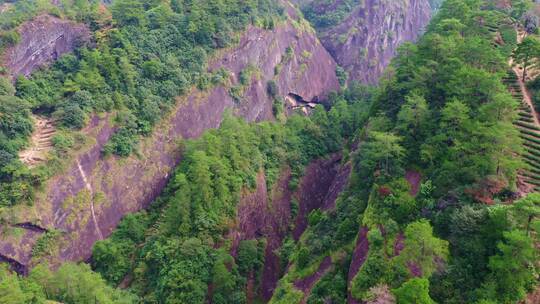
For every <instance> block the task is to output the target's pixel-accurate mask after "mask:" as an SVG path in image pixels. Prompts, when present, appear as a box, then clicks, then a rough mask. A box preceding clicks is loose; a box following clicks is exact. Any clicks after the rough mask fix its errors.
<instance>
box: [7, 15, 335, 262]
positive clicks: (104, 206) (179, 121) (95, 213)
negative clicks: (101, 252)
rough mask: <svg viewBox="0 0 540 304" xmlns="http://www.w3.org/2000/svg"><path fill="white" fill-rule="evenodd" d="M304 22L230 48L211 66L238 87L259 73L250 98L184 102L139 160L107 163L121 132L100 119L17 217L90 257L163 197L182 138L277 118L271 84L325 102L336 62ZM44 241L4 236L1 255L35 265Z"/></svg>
mask: <svg viewBox="0 0 540 304" xmlns="http://www.w3.org/2000/svg"><path fill="white" fill-rule="evenodd" d="M298 22H300V21H294V22H293V21H291V20H290V21H288V22H286V23H284V24H281V25H278V26H277V27H276V28H275V29H274V30H272V31H269V30H263V29H260V28H256V27H250V28H249V29H248V30H247V31H246V32H245V33H244V35H243V36H242V38H241V39H240V42H239V45H238V47H236V48H234V49H229V50H224V51H223V52H222V55H221V56H219V58H218V59H216V60H214V61H213V62H211V63H210V64H209V69H210V70H216V69H219V68H222V67H223V68H225V69H226V70H228V71H230V73H231V75H230V80H231V83H232V85H236V84H238V83H239V78H240V74H241V72H242V71H244V70H245V69H246V68H253V67H255V69H256V70H257V72H256V73H253V74H254V75H253V77H252V79H251V83H250V84H249V85H248V86H247V87H246V88H245V89H244V90H243V92H244V93H243V97H242V98H240V99H236V100H235V99H233V98H232V97H231V96H230V94H229V88H227V87H223V86H218V87H215V88H213V89H211V90H209V91H206V92H201V91H198V90H195V89H194V90H193V91H192V92H191V93H190V94H188V95H187V96H182V97H179V98H178V101H177V108H176V109H174V110H173V111H172V113H171V115H170V116H169V117H166V118H164V119H163V120H162V123H161V125H159V126H157V127H156V129H155V130H156V131H155V132H154V134H153V135H152V136H151V137H149V138H146V139H144V140H143V142H142V143H141V145H140V147H139V156H133V157H130V158H128V159H117V158H114V157H110V158H103V157H102V155H101V150H102V148H103V146H104V144H105V143H106V142H107V140H108V139H109V138H110V136H111V135H112V134H113V131H114V127H113V126H112V125H111V123H110V121H111V119H110V118H111V116H110V115H109V116H105V117H101V118H100V117H98V116H95V117H94V118H93V119H92V122H91V123H90V125H89V126H88V127H87V129H86V130H85V131H84V132H85V133H86V134H88V135H89V137H91V138H92V140H93V141H94V142H95V144H93V145H92V147H91V148H90V149H88V150H87V151H85V152H84V153H80V155H79V156H77V157H76V158H75V159H74V160H73V162H72V163H71V165H70V167H69V168H68V169H67V171H66V172H65V174H62V175H61V176H57V177H55V178H53V179H51V180H50V181H49V183H48V185H47V187H46V190H45V191H44V193H43V195H42V196H40V197H39V198H37V200H36V203H35V206H34V207H32V208H31V209H29V207H24V208H21V210H20V212H19V214H17V215H15V218H16V219H17V222H32V223H35V224H39V225H40V226H41V227H43V228H45V229H49V230H50V229H55V230H57V231H60V232H61V236H60V239H59V240H58V241H57V242H55V243H57V244H59V248H58V249H57V253H56V254H55V255H56V256H58V257H59V258H60V260H84V259H87V258H89V257H90V254H91V248H92V245H93V244H94V242H95V241H97V240H99V239H102V238H104V237H107V236H108V235H109V234H110V233H111V232H112V230H113V229H114V228H115V227H116V225H117V223H118V222H119V220H120V219H121V218H122V216H123V215H125V214H127V213H130V212H134V211H137V210H140V209H141V208H144V207H147V206H148V204H149V203H150V202H151V201H152V200H153V199H154V198H156V196H157V195H158V194H159V193H160V192H161V190H162V189H163V187H164V186H165V183H166V181H167V179H168V177H169V175H170V173H171V171H172V169H173V168H174V167H175V166H176V165H177V164H178V163H179V162H180V160H181V151H179V148H178V142H179V140H180V139H188V138H194V137H197V136H200V135H201V134H202V132H204V130H206V129H208V128H215V127H218V126H219V124H220V122H221V120H222V116H223V113H224V112H225V111H226V109H231V111H232V112H233V113H234V114H236V115H239V116H242V117H244V118H246V119H247V120H249V121H260V120H267V119H273V114H272V103H273V100H272V98H270V97H269V96H268V94H267V83H268V82H269V81H271V80H272V81H274V82H275V83H276V84H277V89H278V94H279V95H280V96H282V97H285V96H287V95H288V94H290V93H293V94H297V95H299V96H302V98H304V99H305V100H318V99H320V98H323V97H324V96H325V94H327V93H328V92H330V91H332V90H336V89H338V86H339V85H338V81H337V78H336V76H335V68H336V64H335V62H334V60H333V59H332V57H331V56H330V55H329V54H328V52H327V51H326V50H325V49H324V47H323V46H322V45H321V44H320V43H319V41H318V39H317V37H316V36H315V35H314V33H313V31H312V30H310V28H309V27H303V26H301V22H300V23H298ZM299 24H300V26H299ZM308 54H309V55H308ZM6 229H7V230H9V229H15V228H13V227H11V228H9V227H7V228H6ZM17 229H19V230H20V229H21V228H20V227H17ZM42 235H43V231H41V232H36V231H33V230H29V229H24V233H23V234H21V233H20V232H19V233H4V234H3V236H2V238H1V240H0V257H4V259H11V260H13V261H15V262H17V263H20V264H21V265H23V266H29V265H31V264H32V248H33V247H34V246H35V244H36V242H37V241H38V239H39V238H40V237H42ZM53 262H54V261H53Z"/></svg>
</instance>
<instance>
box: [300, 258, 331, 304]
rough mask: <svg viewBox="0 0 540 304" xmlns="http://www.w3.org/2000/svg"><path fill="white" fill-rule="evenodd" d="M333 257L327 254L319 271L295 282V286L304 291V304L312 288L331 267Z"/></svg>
mask: <svg viewBox="0 0 540 304" xmlns="http://www.w3.org/2000/svg"><path fill="white" fill-rule="evenodd" d="M331 267H332V259H331V258H330V257H329V256H327V257H325V258H324V260H323V261H322V262H321V264H320V265H319V268H318V269H317V271H316V272H315V273H314V274H312V275H309V276H307V277H305V278H303V279H301V280H298V281H296V282H294V287H295V288H296V289H298V290H301V291H302V292H303V293H304V298H303V299H302V302H301V303H302V304H304V303H306V302H307V299H308V298H309V295H310V294H311V290H312V289H313V287H315V284H316V283H317V282H318V281H319V280H320V279H321V278H322V277H323V276H324V275H325V274H326V273H327V272H328V271H329V270H330V269H331Z"/></svg>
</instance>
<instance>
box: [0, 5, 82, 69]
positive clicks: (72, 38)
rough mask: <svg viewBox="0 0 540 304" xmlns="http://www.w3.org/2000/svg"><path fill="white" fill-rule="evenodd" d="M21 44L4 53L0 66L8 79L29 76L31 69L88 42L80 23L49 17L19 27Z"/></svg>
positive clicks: (43, 16)
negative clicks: (2, 66)
mask: <svg viewBox="0 0 540 304" xmlns="http://www.w3.org/2000/svg"><path fill="white" fill-rule="evenodd" d="M19 34H20V36H21V41H20V42H19V43H17V45H15V46H13V47H10V48H8V49H7V50H6V52H5V53H4V56H3V58H2V63H3V65H4V66H5V67H7V69H8V72H9V74H10V75H11V76H12V77H17V76H18V75H24V76H29V75H30V74H31V73H32V72H33V71H34V70H36V69H37V68H39V67H40V66H43V65H44V64H47V63H50V62H52V61H54V60H56V59H57V58H58V57H60V56H61V55H62V54H65V53H68V52H71V51H73V50H74V49H75V48H76V47H78V46H80V45H82V44H83V43H85V42H88V41H90V37H91V33H90V29H88V27H87V26H86V25H84V24H79V23H75V22H72V21H68V20H63V19H60V18H56V17H53V16H49V15H42V16H38V17H36V18H35V19H34V20H32V21H29V22H26V23H24V24H23V25H22V26H21V27H20V28H19Z"/></svg>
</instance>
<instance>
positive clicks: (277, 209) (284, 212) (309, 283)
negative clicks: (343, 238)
mask: <svg viewBox="0 0 540 304" xmlns="http://www.w3.org/2000/svg"><path fill="white" fill-rule="evenodd" d="M341 160H342V156H341V154H339V153H338V154H334V155H331V156H330V157H328V158H323V159H317V160H315V161H313V162H311V163H310V164H309V165H308V166H307V167H306V168H305V170H304V173H303V176H302V178H301V179H300V183H299V187H298V189H297V190H296V191H294V192H293V191H291V190H290V188H289V182H290V180H291V170H290V169H289V168H284V169H283V170H282V172H281V174H280V177H279V179H278V180H277V182H276V183H275V184H274V185H273V188H272V189H271V191H270V192H269V191H268V189H267V187H266V180H265V176H264V174H263V173H261V174H259V176H258V178H257V188H256V189H255V191H253V192H250V193H244V194H243V196H242V199H241V201H240V203H239V206H238V212H237V221H236V224H235V226H234V228H233V229H232V230H231V231H230V234H229V239H231V240H232V243H233V246H232V248H233V249H232V252H231V253H232V255H233V256H235V255H236V254H235V251H236V248H237V247H238V244H239V242H240V241H243V240H253V239H258V238H264V239H266V248H265V256H264V268H263V269H262V273H261V276H260V280H259V284H258V290H256V291H255V292H256V293H257V294H258V295H259V296H260V298H262V299H264V300H265V301H268V300H270V299H271V298H272V295H273V294H274V290H275V288H276V286H277V283H278V281H279V279H281V277H282V275H283V274H284V273H285V272H286V269H287V266H288V265H282V262H281V259H280V257H279V254H278V252H279V250H280V248H281V246H282V245H283V240H284V239H285V237H286V236H287V235H289V234H292V236H293V237H294V238H295V239H296V240H297V239H298V238H299V237H300V236H301V235H302V233H303V232H304V231H305V230H306V228H307V217H308V215H309V213H310V212H311V211H313V210H315V209H321V210H331V209H333V208H334V207H335V203H336V200H337V198H338V196H339V194H341V192H342V191H343V190H344V189H345V188H346V186H347V185H348V181H349V175H350V173H351V164H350V163H346V164H341ZM268 194H270V195H268ZM293 200H295V201H296V202H298V206H297V207H298V210H297V214H296V217H295V218H292V217H291V215H292V213H293V211H292V210H291V208H292V207H291V204H292V201H293ZM293 227H294V228H293ZM330 266H332V263H331V261H330V259H329V258H328V259H327V260H326V262H324V263H323V264H322V265H321V269H320V271H319V273H318V274H315V275H313V276H310V277H307V278H306V279H305V280H299V281H298V282H296V283H297V285H296V286H297V288H298V289H299V290H302V291H304V293H305V294H306V295H307V294H309V290H311V288H313V286H314V285H315V283H316V282H317V281H318V280H319V279H320V278H321V276H322V274H323V273H325V272H326V271H327V270H328V269H329V268H330ZM306 299H307V298H306Z"/></svg>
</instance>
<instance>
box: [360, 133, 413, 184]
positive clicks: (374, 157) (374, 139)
mask: <svg viewBox="0 0 540 304" xmlns="http://www.w3.org/2000/svg"><path fill="white" fill-rule="evenodd" d="M400 142H401V138H400V137H399V136H396V135H394V134H392V133H387V132H377V131H373V132H371V134H370V135H369V139H368V141H367V142H366V143H365V144H363V146H362V147H361V148H360V153H359V155H360V157H361V160H360V166H361V168H362V169H361V170H366V171H369V172H373V171H374V170H377V169H379V170H382V171H383V172H384V173H385V174H386V175H391V174H393V173H395V172H398V171H399V168H401V159H402V157H403V156H404V154H405V149H404V148H403V147H402V146H401V145H400Z"/></svg>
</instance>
